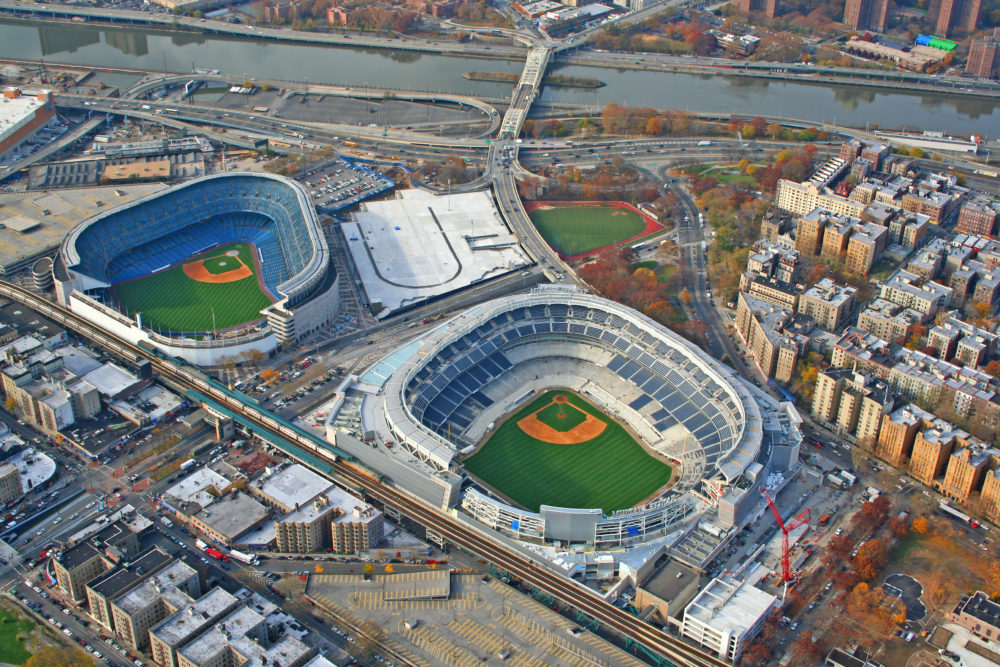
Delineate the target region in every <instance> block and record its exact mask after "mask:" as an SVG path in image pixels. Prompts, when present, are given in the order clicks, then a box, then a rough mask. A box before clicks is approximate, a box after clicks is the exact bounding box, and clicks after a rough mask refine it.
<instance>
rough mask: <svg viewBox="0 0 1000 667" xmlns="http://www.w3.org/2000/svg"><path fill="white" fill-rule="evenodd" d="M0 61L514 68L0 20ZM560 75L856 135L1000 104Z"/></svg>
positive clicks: (392, 71)
mask: <svg viewBox="0 0 1000 667" xmlns="http://www.w3.org/2000/svg"><path fill="white" fill-rule="evenodd" d="M0 57H4V58H21V59H29V60H37V59H40V58H44V59H46V60H48V61H51V62H62V63H70V64H77V65H94V66H105V67H122V68H136V69H149V70H155V71H162V70H164V69H166V70H168V71H171V72H190V71H191V70H192V69H193V68H195V67H199V68H212V69H218V70H220V71H222V72H224V73H227V74H234V75H240V74H246V75H248V76H249V77H261V78H274V79H287V80H298V81H308V82H309V83H331V84H345V85H351V86H365V85H368V86H373V87H385V88H396V89H406V90H423V91H442V92H451V93H462V94H471V95H476V96H484V97H503V96H506V95H509V94H510V90H511V86H510V85H509V84H501V83H492V82H486V81H470V80H468V79H465V78H463V77H462V73H463V72H467V71H470V70H486V71H502V72H520V71H521V62H520V61H516V62H515V61H507V60H488V61H483V60H475V61H470V60H469V59H468V58H463V57H459V56H437V55H426V54H419V53H411V52H401V51H380V50H374V49H360V48H359V49H351V48H330V47H320V46H308V45H303V44H283V43H275V42H264V41H243V40H237V39H228V38H223V37H215V36H212V37H208V36H205V35H200V34H191V33H170V32H158V31H153V30H147V29H118V28H110V29H103V28H94V27H91V26H81V25H68V24H41V23H28V22H20V21H0ZM553 71H556V68H553ZM558 71H559V72H560V73H563V74H570V75H573V76H581V77H588V78H595V79H600V80H601V81H604V82H605V83H606V84H607V85H606V86H605V87H603V88H599V89H594V90H590V89H577V88H556V87H548V88H546V89H545V90H544V91H543V93H542V97H541V99H542V100H543V101H548V102H580V103H587V104H595V105H599V106H601V105H605V104H608V103H610V102H617V103H618V104H623V105H628V106H648V107H653V108H657V109H667V108H672V109H683V110H687V111H706V112H723V113H738V114H742V115H752V114H761V115H775V116H778V115H780V116H783V117H785V118H798V119H804V120H809V121H812V122H820V121H826V122H836V123H839V124H842V125H852V126H855V127H864V126H866V125H870V126H875V125H878V126H880V127H883V128H896V127H900V126H908V127H910V128H914V129H915V128H920V129H931V130H944V131H946V132H951V133H955V134H972V133H979V134H985V135H987V136H988V137H991V138H996V137H998V136H1000V101H998V100H993V99H981V98H973V97H959V96H954V95H946V94H928V93H923V94H903V93H896V92H890V91H885V90H876V89H871V88H861V87H852V86H822V85H808V84H803V83H795V82H781V81H775V80H768V79H746V78H734V77H724V76H709V75H697V74H675V73H657V72H646V71H637V70H614V69H605V68H597V67H583V66H568V67H566V66H563V67H558Z"/></svg>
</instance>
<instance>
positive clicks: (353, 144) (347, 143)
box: [344, 139, 358, 147]
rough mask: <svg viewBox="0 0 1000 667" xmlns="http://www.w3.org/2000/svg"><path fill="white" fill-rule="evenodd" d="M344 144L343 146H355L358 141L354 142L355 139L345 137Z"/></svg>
mask: <svg viewBox="0 0 1000 667" xmlns="http://www.w3.org/2000/svg"><path fill="white" fill-rule="evenodd" d="M344 145H345V146H352V147H353V146H357V145H358V142H356V141H348V140H347V139H344Z"/></svg>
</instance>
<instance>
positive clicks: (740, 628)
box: [682, 579, 780, 661]
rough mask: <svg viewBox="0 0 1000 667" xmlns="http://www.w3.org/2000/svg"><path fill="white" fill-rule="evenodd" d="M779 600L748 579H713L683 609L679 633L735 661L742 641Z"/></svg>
mask: <svg viewBox="0 0 1000 667" xmlns="http://www.w3.org/2000/svg"><path fill="white" fill-rule="evenodd" d="M779 604H780V601H779V600H778V598H777V597H775V596H774V595H771V594H770V593H765V592H764V591H762V590H760V589H759V588H756V587H754V586H752V585H750V584H749V583H741V582H737V581H730V580H727V579H713V580H712V582H711V583H710V584H709V585H708V586H706V587H705V588H703V589H702V590H701V591H700V592H699V593H698V595H696V596H695V598H694V600H692V601H691V602H690V603H689V604H688V606H687V607H686V608H685V609H684V624H683V628H682V634H683V635H684V636H685V637H688V638H690V639H693V640H695V641H696V642H698V643H699V644H701V645H703V646H705V647H706V648H708V649H710V650H712V651H715V652H716V653H717V654H718V655H719V656H720V657H723V658H726V659H728V660H732V661H735V660H736V659H737V658H738V657H739V654H740V653H741V652H742V647H743V644H744V643H745V642H746V641H747V640H749V639H750V638H751V637H752V635H754V634H756V631H757V630H758V629H759V628H760V625H761V624H762V623H763V620H764V617H765V616H767V614H768V612H769V611H770V610H771V609H772V608H773V607H775V606H778V605H779ZM734 640H735V641H734Z"/></svg>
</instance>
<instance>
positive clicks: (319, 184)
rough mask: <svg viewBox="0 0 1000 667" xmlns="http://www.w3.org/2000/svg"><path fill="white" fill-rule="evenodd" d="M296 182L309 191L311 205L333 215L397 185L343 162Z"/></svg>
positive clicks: (313, 171)
mask: <svg viewBox="0 0 1000 667" xmlns="http://www.w3.org/2000/svg"><path fill="white" fill-rule="evenodd" d="M296 179H297V180H298V181H299V182H301V183H302V184H303V185H304V186H306V189H308V190H309V197H310V199H311V200H312V203H313V205H314V206H315V207H316V208H317V209H319V210H320V211H322V212H324V213H334V212H336V211H339V210H341V209H343V208H346V207H348V206H351V205H352V204H356V203H358V202H359V201H362V200H364V199H367V198H369V197H373V196H375V195H377V194H380V193H382V192H385V191H386V190H390V189H392V188H393V187H395V185H396V184H395V183H394V182H393V181H392V180H390V179H389V178H387V177H385V176H382V175H381V174H379V173H378V172H375V171H372V170H371V169H368V168H367V167H365V166H363V165H361V164H358V163H355V162H354V161H352V160H348V159H346V158H337V159H335V160H332V161H330V162H327V163H326V164H323V165H321V166H319V167H314V168H312V169H310V170H309V171H307V172H304V173H302V174H299V175H298V176H297V177H296Z"/></svg>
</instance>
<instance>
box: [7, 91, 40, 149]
mask: <svg viewBox="0 0 1000 667" xmlns="http://www.w3.org/2000/svg"><path fill="white" fill-rule="evenodd" d="M43 106H45V102H43V101H41V100H39V99H38V95H37V94H36V93H28V92H22V93H21V94H20V95H18V96H17V97H13V98H11V97H0V139H4V138H6V137H7V135H8V134H9V133H12V132H14V131H16V130H17V129H19V128H20V127H21V125H22V123H23V122H24V121H25V120H26V119H28V118H31V117H33V116H34V115H35V112H36V111H38V110H39V109H41V108H42V107H43Z"/></svg>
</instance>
